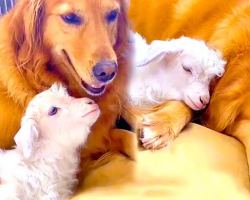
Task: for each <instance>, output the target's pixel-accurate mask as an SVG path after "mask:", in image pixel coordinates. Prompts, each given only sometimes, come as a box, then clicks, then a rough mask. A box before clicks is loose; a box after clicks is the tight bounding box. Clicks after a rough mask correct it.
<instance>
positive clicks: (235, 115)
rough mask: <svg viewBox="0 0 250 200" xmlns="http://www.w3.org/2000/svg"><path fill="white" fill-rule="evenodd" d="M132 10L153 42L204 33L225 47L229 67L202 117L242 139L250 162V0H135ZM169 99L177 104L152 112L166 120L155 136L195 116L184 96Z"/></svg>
mask: <svg viewBox="0 0 250 200" xmlns="http://www.w3.org/2000/svg"><path fill="white" fill-rule="evenodd" d="M145 13H147V14H146V15H145ZM129 16H130V18H131V19H132V21H133V22H134V26H135V30H136V31H137V32H138V33H140V34H141V35H143V36H144V37H145V38H146V39H147V40H148V42H151V41H152V40H155V39H163V40H164V39H167V38H179V37H180V36H182V35H184V36H187V37H193V38H197V39H203V40H204V41H206V42H207V43H208V44H209V45H212V46H213V47H214V48H217V49H219V50H220V51H221V52H222V53H223V56H224V58H225V60H226V61H227V63H228V64H227V67H226V72H225V75H224V76H223V77H222V78H221V79H217V80H215V82H214V84H213V86H212V88H211V92H212V98H211V101H210V105H209V107H208V110H207V112H206V113H205V114H204V115H203V117H202V121H203V123H204V124H205V125H206V126H207V127H209V128H211V129H214V130H216V131H218V132H222V133H225V134H228V135H232V136H234V137H236V138H237V139H239V140H240V141H241V142H242V143H243V144H244V145H245V147H246V151H247V154H248V162H249V164H250V134H249V130H250V101H249V99H250V90H249V88H250V70H249V69H250V68H249V65H250V48H249V47H250V27H249V23H250V1H248V0H247V1H239V0H227V1H222V0H211V1H207V0H181V1H180V0H168V1H166V0H157V1H151V0H132V1H131V7H130V11H129ZM177 103H178V104H180V105H179V106H178V105H177ZM169 104H173V105H174V106H175V107H176V108H175V107H173V106H172V105H168V104H167V105H166V106H164V105H163V108H161V109H163V110H160V111H157V113H156V114H155V113H151V114H150V123H151V124H155V123H156V122H162V123H157V124H156V125H157V127H156V128H157V130H156V131H157V134H156V136H152V141H153V142H155V137H158V138H159V136H161V137H165V138H168V137H167V136H162V135H164V134H165V135H168V134H169V130H167V131H166V132H165V133H163V132H164V131H162V130H163V128H164V126H168V127H170V131H175V130H180V129H182V127H183V126H184V125H185V122H186V121H187V120H186V119H187V118H188V119H189V118H191V116H192V112H191V110H190V109H189V108H187V107H186V106H184V105H183V104H181V103H180V102H169ZM169 107H170V108H169ZM171 109H172V110H171ZM159 112H160V114H159ZM165 122H166V123H165ZM164 123H165V124H164ZM166 124H167V125H166ZM147 125H149V124H147ZM178 127H179V129H178ZM152 128H154V126H152ZM161 142H162V143H166V142H167V140H163V141H161ZM222 145H223V144H222Z"/></svg>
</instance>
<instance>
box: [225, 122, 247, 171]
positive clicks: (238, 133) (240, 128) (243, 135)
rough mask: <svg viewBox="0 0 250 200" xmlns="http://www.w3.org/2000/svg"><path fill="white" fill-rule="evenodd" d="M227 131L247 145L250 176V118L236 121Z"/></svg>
mask: <svg viewBox="0 0 250 200" xmlns="http://www.w3.org/2000/svg"><path fill="white" fill-rule="evenodd" d="M227 132H229V134H230V135H232V136H234V137H236V138H237V139H238V140H240V141H241V142H242V144H243V145H244V146H245V149H246V155H247V161H248V169H249V176H250V167H249V166H250V120H249V119H245V120H240V121H238V122H236V123H235V124H234V126H233V127H232V128H230V129H229V130H227Z"/></svg>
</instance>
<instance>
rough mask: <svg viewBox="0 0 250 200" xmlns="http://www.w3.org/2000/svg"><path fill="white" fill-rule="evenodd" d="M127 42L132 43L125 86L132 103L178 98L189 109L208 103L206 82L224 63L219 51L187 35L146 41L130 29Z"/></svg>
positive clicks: (149, 103)
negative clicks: (131, 61) (129, 71)
mask: <svg viewBox="0 0 250 200" xmlns="http://www.w3.org/2000/svg"><path fill="white" fill-rule="evenodd" d="M130 44H132V45H134V47H135V48H134V49H135V54H134V68H133V69H134V72H133V73H132V74H133V77H132V78H131V82H130V87H129V90H128V94H129V99H130V101H131V103H132V104H133V105H135V106H139V107H148V106H155V105H158V104H160V103H162V102H164V101H166V100H182V101H184V102H185V103H186V104H187V105H188V106H189V107H190V108H192V109H193V110H200V109H203V108H204V107H205V106H206V105H207V104H208V103H209V99H210V95H209V84H210V82H211V80H212V79H213V78H215V77H216V76H217V77H220V76H222V75H223V73H224V68H225V64H226V62H225V61H224V60H223V58H222V55H221V53H220V52H219V51H215V50H213V49H212V48H210V47H209V46H207V45H206V44H205V42H204V41H201V40H196V39H191V38H188V37H181V38H179V39H173V40H166V41H160V40H155V41H153V42H152V43H151V44H147V42H146V41H145V39H144V38H142V37H141V36H140V35H139V34H138V33H133V32H131V40H130ZM185 69H186V70H185ZM187 70H190V72H189V71H187Z"/></svg>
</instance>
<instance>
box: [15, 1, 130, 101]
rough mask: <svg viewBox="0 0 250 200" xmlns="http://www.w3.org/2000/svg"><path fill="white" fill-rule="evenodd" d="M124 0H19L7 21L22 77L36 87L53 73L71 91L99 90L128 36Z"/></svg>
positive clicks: (50, 80)
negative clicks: (9, 23) (25, 75)
mask: <svg viewBox="0 0 250 200" xmlns="http://www.w3.org/2000/svg"><path fill="white" fill-rule="evenodd" d="M128 1H129V0H19V1H18V2H17V4H16V7H15V8H14V9H13V18H12V23H13V25H11V26H12V29H13V33H14V35H13V36H14V45H15V49H16V56H17V58H16V59H17V63H18V65H19V66H21V67H22V68H23V70H24V71H25V72H26V74H28V77H29V78H28V81H30V82H34V83H33V85H34V86H35V87H37V89H38V90H39V87H41V86H46V87H49V86H50V85H51V84H52V83H53V82H54V81H55V80H56V78H57V79H58V78H59V79H60V80H61V81H63V82H64V83H65V84H67V86H68V87H69V88H71V89H72V90H75V92H76V93H79V91H81V90H82V89H84V90H85V91H86V92H87V93H88V94H90V95H93V96H98V95H101V94H102V93H104V91H105V88H106V86H107V85H108V84H109V83H111V82H112V81H113V79H115V77H116V76H117V73H118V71H119V70H118V66H119V60H118V59H120V57H122V54H123V53H124V50H123V49H124V47H125V46H126V44H127V41H128V35H129V31H128V22H127V13H126V12H127V8H128V4H129V2H128ZM41 57H43V59H41ZM34 74H35V75H34ZM58 76H59V77H58ZM33 77H36V80H33V81H32V80H31V79H32V78H33ZM33 79H34V78H33Z"/></svg>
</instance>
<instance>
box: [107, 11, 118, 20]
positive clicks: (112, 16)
mask: <svg viewBox="0 0 250 200" xmlns="http://www.w3.org/2000/svg"><path fill="white" fill-rule="evenodd" d="M117 16H118V11H116V10H113V11H111V12H110V13H109V14H108V16H107V20H108V23H111V22H114V21H115V20H116V19H117Z"/></svg>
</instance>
